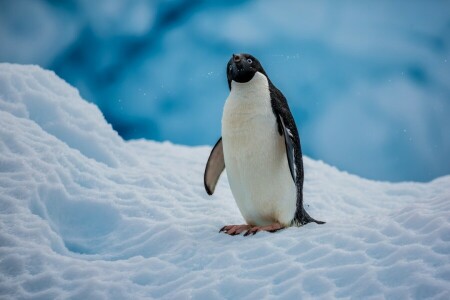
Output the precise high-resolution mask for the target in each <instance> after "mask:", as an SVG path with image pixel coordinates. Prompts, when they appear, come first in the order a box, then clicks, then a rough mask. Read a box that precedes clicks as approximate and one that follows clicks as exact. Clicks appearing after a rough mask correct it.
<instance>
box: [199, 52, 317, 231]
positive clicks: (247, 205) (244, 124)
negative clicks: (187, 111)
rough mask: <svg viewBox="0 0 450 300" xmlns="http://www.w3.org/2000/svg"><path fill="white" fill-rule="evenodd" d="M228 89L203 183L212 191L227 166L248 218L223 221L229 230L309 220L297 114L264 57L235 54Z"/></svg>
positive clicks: (272, 228)
mask: <svg viewBox="0 0 450 300" xmlns="http://www.w3.org/2000/svg"><path fill="white" fill-rule="evenodd" d="M227 78H228V87H229V88H230V94H229V96H228V98H227V100H226V102H225V106H224V109H223V116H222V137H221V138H220V139H219V140H218V141H217V143H216V145H215V146H214V148H213V149H212V151H211V154H210V156H209V159H208V162H207V164H206V169H205V174H204V183H205V189H206V192H207V193H208V194H209V195H212V194H213V193H214V189H215V187H216V184H217V181H218V180H219V177H220V174H221V173H222V172H223V170H224V169H225V168H226V172H227V175H228V181H229V183H230V188H231V192H232V193H233V196H234V199H235V200H236V204H237V206H238V207H239V210H240V211H241V214H242V216H243V217H244V219H245V221H246V222H247V224H244V225H228V226H224V227H223V228H222V229H221V230H220V231H224V232H225V233H227V234H230V235H236V234H240V233H242V232H244V231H245V234H244V235H249V234H255V233H257V232H258V231H269V232H275V231H278V230H280V229H283V228H286V227H289V226H302V225H305V224H307V223H309V222H316V223H317V224H323V223H324V222H322V221H317V220H315V219H313V218H312V217H310V216H309V215H308V213H307V212H306V211H305V209H304V207H303V179H304V173H303V158H302V150H301V146H300V138H299V135H298V131H297V127H296V125H295V121H294V118H293V116H292V114H291V111H290V110H289V106H288V103H287V101H286V98H285V97H284V96H283V94H282V93H281V92H280V91H279V90H278V89H277V88H276V87H275V86H274V85H273V83H272V82H271V81H270V79H269V77H268V76H267V74H266V72H265V71H264V69H263V67H262V66H261V64H260V62H259V61H258V60H257V59H256V58H255V57H253V56H252V55H249V54H233V56H232V57H231V59H230V61H229V62H228V64H227Z"/></svg>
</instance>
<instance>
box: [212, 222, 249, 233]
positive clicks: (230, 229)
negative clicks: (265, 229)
mask: <svg viewBox="0 0 450 300" xmlns="http://www.w3.org/2000/svg"><path fill="white" fill-rule="evenodd" d="M251 228H252V226H250V225H247V224H244V225H227V226H223V227H222V229H220V230H219V232H222V231H223V232H225V233H226V234H229V235H238V234H241V233H242V232H244V231H246V230H250V229H251Z"/></svg>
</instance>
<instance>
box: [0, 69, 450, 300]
mask: <svg viewBox="0 0 450 300" xmlns="http://www.w3.org/2000/svg"><path fill="white" fill-rule="evenodd" d="M0 108H1V110H0V153H1V155H0V214H1V217H0V229H1V230H0V298H2V299H25V298H33V299H56V298H58V299H66V298H70V299H139V298H160V297H163V298H168V299H185V298H199V299H224V298H226V299H255V298H268V297H273V298H282V299H298V298H307V297H314V298H317V297H320V298H340V297H354V298H366V297H370V296H375V297H379V296H382V295H383V296H385V297H387V298H395V299H399V298H437V299H448V298H450V284H449V281H450V217H449V216H450V201H449V200H450V176H446V177H441V178H438V179H436V180H434V181H432V182H430V183H426V184H419V183H398V184H392V183H386V182H374V181H369V180H365V179H362V178H359V177H357V176H354V175H350V174H347V173H343V172H340V171H338V170H337V169H335V168H333V167H330V166H328V165H326V164H324V163H322V162H318V161H313V160H311V159H306V161H305V163H306V165H305V168H306V182H305V201H306V204H307V205H308V211H309V212H310V213H311V215H312V216H314V217H316V218H318V219H320V220H325V221H327V224H325V225H321V226H319V225H315V224H309V225H307V226H305V227H303V228H289V229H286V230H283V231H281V232H278V233H275V234H269V233H261V234H257V235H256V236H252V237H249V238H244V237H242V236H238V237H230V236H227V235H225V234H219V233H218V229H219V228H220V227H222V226H223V225H225V224H230V223H242V222H243V220H242V217H241V216H240V214H239V212H238V210H237V207H236V205H235V204H234V200H233V198H232V195H231V193H230V190H229V188H228V183H227V178H226V176H223V177H222V178H221V180H220V182H219V185H218V187H217V190H216V194H215V195H214V196H213V197H209V196H207V195H206V193H205V192H204V190H203V184H202V178H203V176H202V175H203V170H204V165H205V162H206V160H207V157H208V154H209V151H210V148H209V147H195V148H191V147H183V146H176V145H172V144H170V143H156V142H151V141H145V140H138V141H129V142H125V141H123V140H122V139H121V138H120V137H119V136H118V135H117V133H116V132H114V131H113V130H112V128H111V126H110V125H109V124H107V123H106V122H105V119H104V118H103V116H102V114H101V112H100V111H99V110H98V109H97V107H96V106H94V105H92V104H88V103H87V102H86V101H84V100H83V99H81V98H80V96H79V94H78V92H77V91H76V90H75V89H74V88H72V87H70V86H69V85H68V84H66V83H65V82H64V81H63V80H61V79H59V78H58V77H57V76H56V75H55V74H54V73H52V72H49V71H45V70H42V69H40V68H39V67H35V66H20V65H11V64H0Z"/></svg>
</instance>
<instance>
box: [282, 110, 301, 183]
mask: <svg viewBox="0 0 450 300" xmlns="http://www.w3.org/2000/svg"><path fill="white" fill-rule="evenodd" d="M278 117H279V118H280V121H281V126H282V130H283V136H284V143H285V145H286V156H287V159H288V163H289V170H290V171H291V175H292V180H294V182H296V179H297V170H296V166H295V147H294V146H295V142H294V135H293V134H292V132H291V130H290V129H289V128H288V127H286V125H284V121H283V117H281V116H280V115H278Z"/></svg>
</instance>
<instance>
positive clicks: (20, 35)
mask: <svg viewBox="0 0 450 300" xmlns="http://www.w3.org/2000/svg"><path fill="white" fill-rule="evenodd" d="M240 52H247V53H251V54H253V55H255V56H256V57H257V58H258V59H259V60H260V61H261V62H262V64H263V66H264V68H265V69H266V71H267V73H268V74H269V76H270V78H271V80H272V81H273V82H274V84H275V85H276V86H277V87H278V88H279V89H280V90H281V91H282V92H283V93H284V95H285V96H286V98H287V99H288V101H289V104H290V107H291V110H292V112H293V114H294V117H295V119H296V121H297V125H298V127H299V130H300V134H301V140H302V146H303V151H304V153H305V154H306V155H307V156H309V157H312V158H314V159H319V160H323V161H325V162H326V163H329V164H331V165H334V166H337V167H338V168H339V169H341V170H345V171H348V172H350V173H355V174H357V175H360V176H363V177H366V178H370V179H376V180H389V181H405V180H408V181H409V180H413V181H429V180H431V179H433V178H436V177H438V176H442V175H446V174H450V61H449V60H450V55H449V54H450V1H411V0H403V1H389V0H381V1H334V0H328V1H299V0H291V1H287V0H286V1H285V0H282V1H267V0H266V1H264V0H254V1H232V0H227V1H195V0H168V1H157V0H155V1H145V0H134V1H133V0H131V1H130V0H128V1H125V0H115V1H106V0H97V1H89V0H68V1H58V0H14V1H12V0H0V61H1V62H13V63H22V64H38V65H40V66H42V67H44V68H47V69H51V70H54V71H55V72H56V73H57V74H58V75H59V76H60V77H62V78H64V79H65V80H66V81H67V82H69V83H70V84H72V85H74V86H75V87H77V88H78V89H79V91H80V93H81V95H82V97H83V98H84V99H87V100H88V101H91V102H94V103H96V104H97V105H98V106H99V107H100V109H101V110H102V112H103V114H104V115H105V117H106V119H107V120H108V122H110V123H111V124H112V126H113V127H114V129H115V130H117V131H118V132H119V134H120V135H121V136H122V137H123V138H125V139H137V138H146V139H152V140H157V141H164V140H169V141H171V142H174V143H179V144H186V145H213V144H214V143H215V142H216V140H217V139H218V137H219V136H220V127H221V124H220V120H221V114H222V108H223V104H224V101H225V99H226V97H227V95H228V86H227V82H226V75H225V67H226V63H227V61H228V59H229V58H230V56H231V54H232V53H240ZM0 96H1V91H0Z"/></svg>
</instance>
